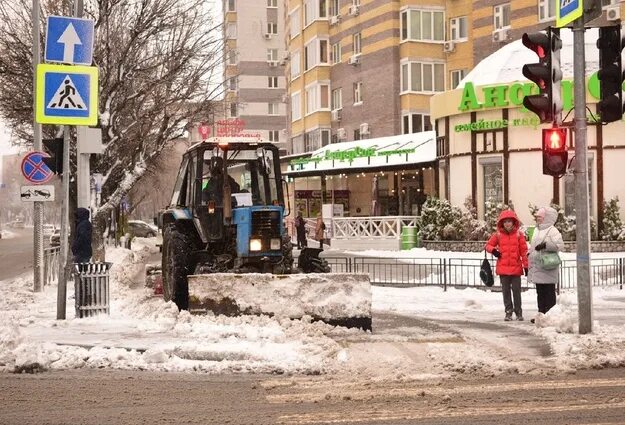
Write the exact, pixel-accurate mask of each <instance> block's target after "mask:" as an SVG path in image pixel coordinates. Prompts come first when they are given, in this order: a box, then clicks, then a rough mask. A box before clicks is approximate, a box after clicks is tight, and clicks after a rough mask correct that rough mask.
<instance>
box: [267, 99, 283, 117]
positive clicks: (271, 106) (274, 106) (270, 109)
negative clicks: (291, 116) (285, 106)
mask: <svg viewBox="0 0 625 425" xmlns="http://www.w3.org/2000/svg"><path fill="white" fill-rule="evenodd" d="M278 107H279V104H278V103H276V102H269V103H268V104H267V114H269V115H280V112H279V110H278Z"/></svg>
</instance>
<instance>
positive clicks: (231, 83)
mask: <svg viewBox="0 0 625 425" xmlns="http://www.w3.org/2000/svg"><path fill="white" fill-rule="evenodd" d="M228 90H231V91H236V90H237V77H232V78H229V79H228Z"/></svg>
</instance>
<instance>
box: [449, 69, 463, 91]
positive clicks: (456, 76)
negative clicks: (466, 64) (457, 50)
mask: <svg viewBox="0 0 625 425" xmlns="http://www.w3.org/2000/svg"><path fill="white" fill-rule="evenodd" d="M465 75H467V70H466V69H456V70H454V71H451V87H450V88H451V90H453V89H455V88H456V87H458V85H459V84H460V81H462V79H463V78H464V77H465Z"/></svg>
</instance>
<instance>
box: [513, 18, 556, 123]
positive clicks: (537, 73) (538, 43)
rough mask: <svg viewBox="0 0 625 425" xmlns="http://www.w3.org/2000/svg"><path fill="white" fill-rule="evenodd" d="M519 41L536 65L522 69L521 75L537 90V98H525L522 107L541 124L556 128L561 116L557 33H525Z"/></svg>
mask: <svg viewBox="0 0 625 425" xmlns="http://www.w3.org/2000/svg"><path fill="white" fill-rule="evenodd" d="M522 41H523V45H524V46H525V47H527V48H528V49H530V50H532V51H533V52H534V53H536V55H537V56H538V62H537V63H529V64H525V65H523V75H524V76H525V77H526V78H528V79H529V80H530V81H533V82H534V83H536V85H537V86H538V90H539V94H533V95H529V96H525V98H524V99H523V106H525V108H526V109H527V110H529V111H532V112H533V113H535V114H536V115H538V118H539V119H540V122H541V123H546V122H555V123H556V124H560V122H561V118H560V117H561V113H562V94H561V89H560V82H561V81H562V69H561V67H560V50H562V40H561V39H560V31H559V30H558V29H553V28H549V29H548V30H547V32H535V33H531V34H528V33H525V34H523V38H522Z"/></svg>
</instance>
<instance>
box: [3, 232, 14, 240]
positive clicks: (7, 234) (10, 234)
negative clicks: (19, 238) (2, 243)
mask: <svg viewBox="0 0 625 425" xmlns="http://www.w3.org/2000/svg"><path fill="white" fill-rule="evenodd" d="M0 234H1V236H2V239H13V238H14V237H15V233H13V232H11V231H10V230H0Z"/></svg>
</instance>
